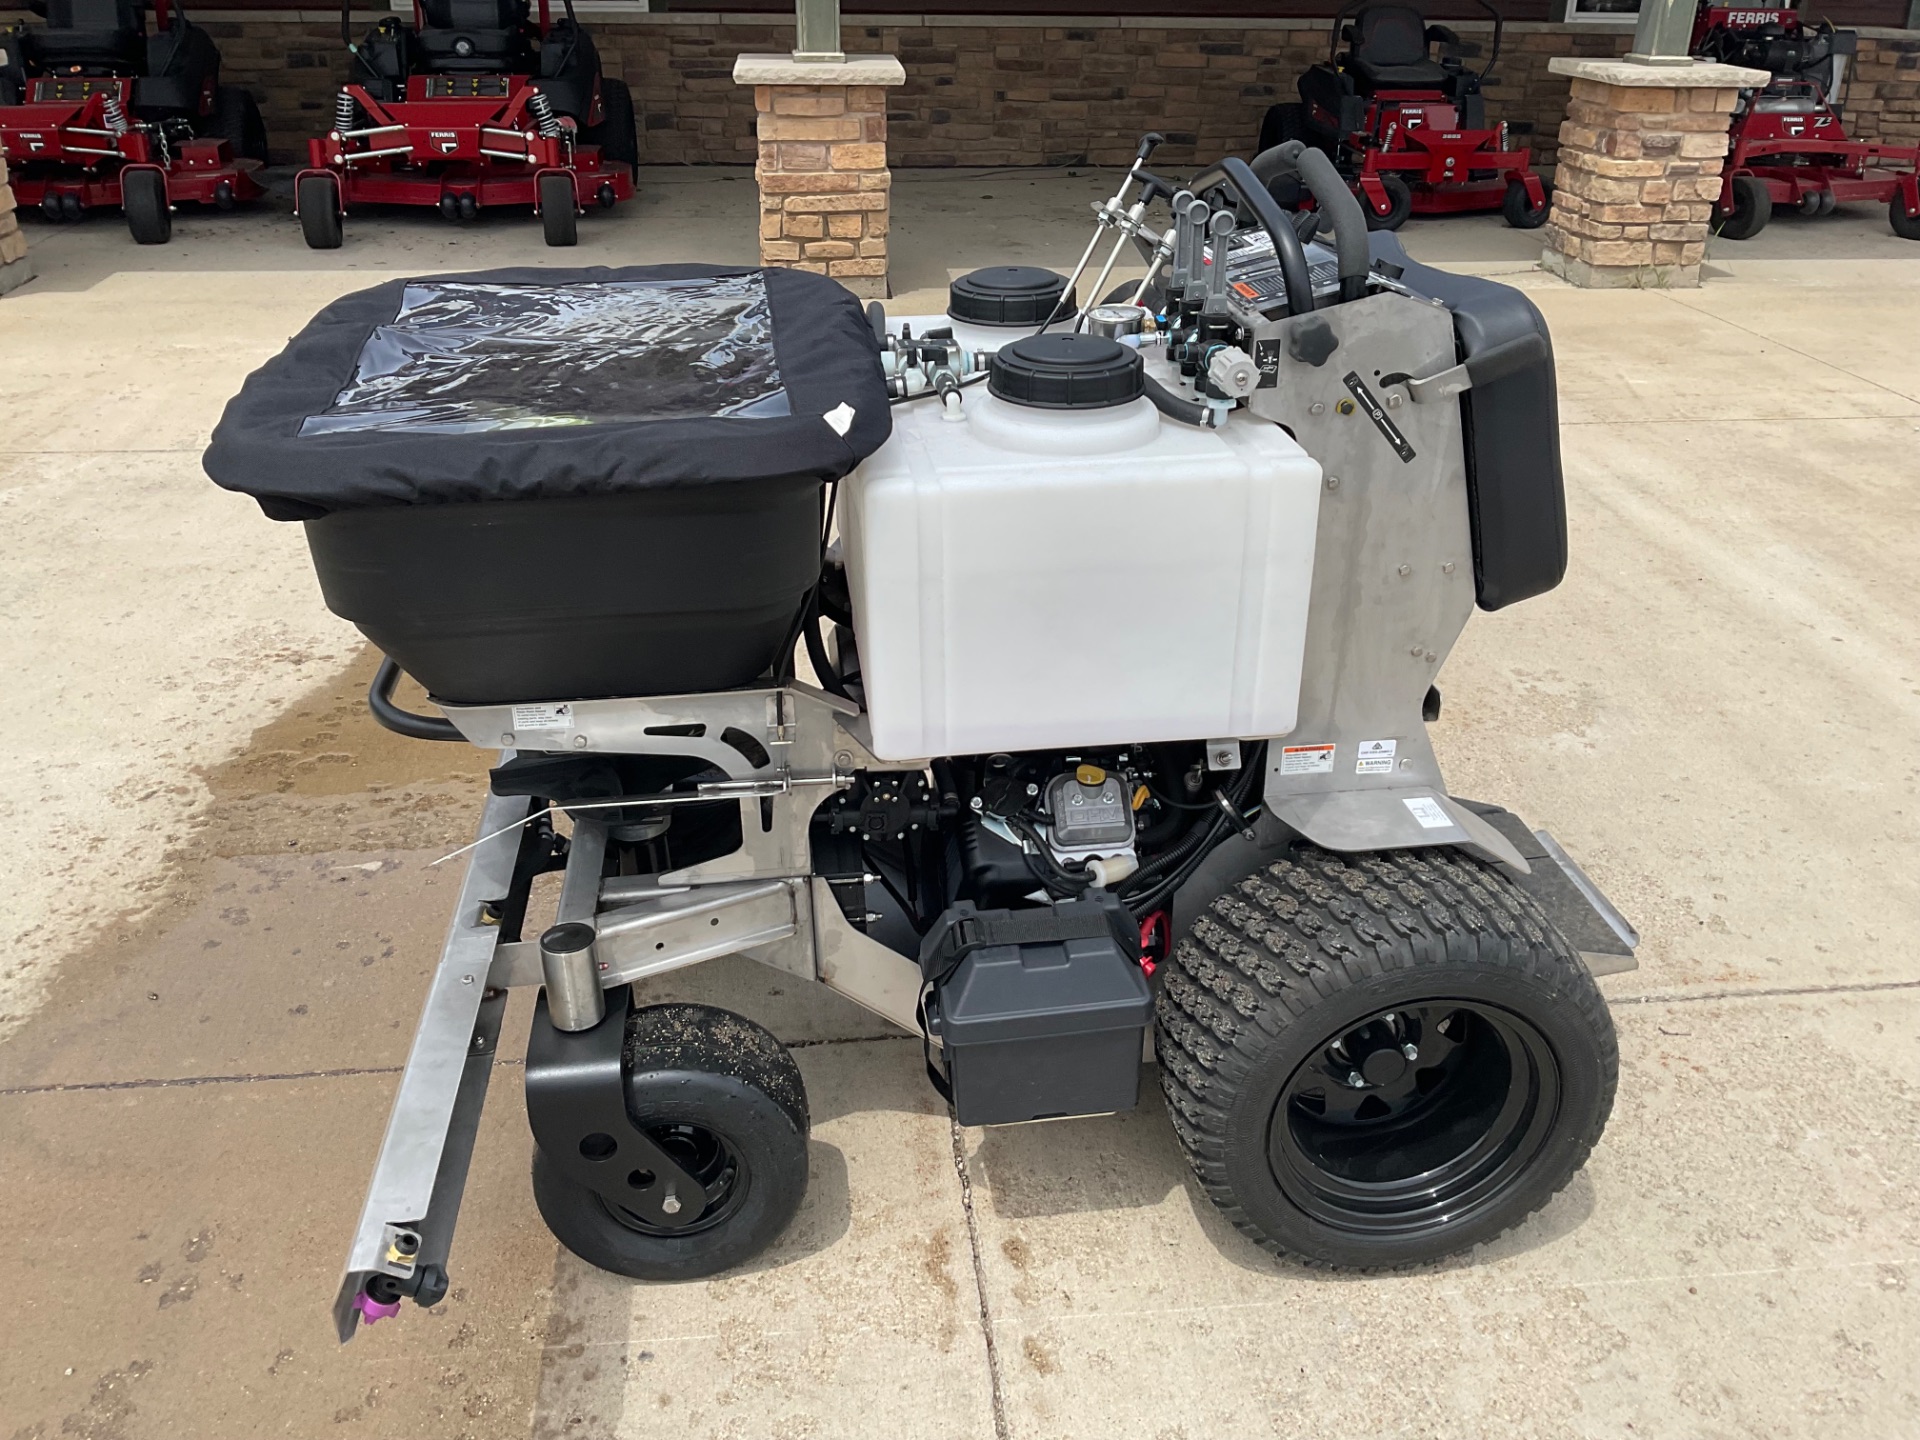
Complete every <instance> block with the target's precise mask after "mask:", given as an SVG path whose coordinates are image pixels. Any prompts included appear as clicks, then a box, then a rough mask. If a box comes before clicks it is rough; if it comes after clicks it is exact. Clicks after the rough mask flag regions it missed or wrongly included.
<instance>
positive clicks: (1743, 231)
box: [1713, 175, 1773, 240]
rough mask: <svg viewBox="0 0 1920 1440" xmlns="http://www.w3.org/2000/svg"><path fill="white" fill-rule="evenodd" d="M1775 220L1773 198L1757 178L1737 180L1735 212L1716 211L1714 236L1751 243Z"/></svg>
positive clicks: (1747, 176)
mask: <svg viewBox="0 0 1920 1440" xmlns="http://www.w3.org/2000/svg"><path fill="white" fill-rule="evenodd" d="M1772 218H1773V195H1772V192H1770V191H1769V190H1768V189H1767V182H1766V181H1764V180H1762V179H1761V178H1760V177H1759V176H1757V175H1736V176H1734V177H1733V208H1732V209H1731V210H1722V209H1721V208H1720V207H1719V206H1718V205H1715V206H1714V207H1713V226H1714V234H1716V235H1718V236H1720V237H1721V238H1722V239H1726V240H1751V239H1753V237H1754V236H1756V235H1758V234H1759V233H1760V232H1761V231H1762V230H1764V229H1766V228H1767V222H1768V221H1769V220H1771V219H1772Z"/></svg>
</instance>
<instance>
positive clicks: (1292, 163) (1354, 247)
mask: <svg viewBox="0 0 1920 1440" xmlns="http://www.w3.org/2000/svg"><path fill="white" fill-rule="evenodd" d="M1250 168H1251V169H1252V171H1253V173H1254V176H1255V178H1256V179H1258V180H1259V181H1260V183H1261V184H1262V185H1269V184H1271V183H1272V181H1273V180H1275V179H1277V178H1278V177H1279V176H1282V175H1298V176H1299V177H1300V182H1301V184H1303V185H1305V186H1306V187H1307V189H1309V190H1310V191H1312V192H1313V198H1314V199H1315V200H1316V201H1317V202H1319V206H1320V213H1321V214H1322V215H1324V216H1325V217H1326V218H1327V220H1328V221H1330V222H1331V223H1332V225H1333V244H1334V251H1335V253H1336V254H1337V255H1338V256H1339V257H1340V298H1341V299H1342V300H1358V299H1360V298H1361V297H1362V296H1363V295H1365V294H1366V293H1367V271H1368V269H1369V267H1370V266H1371V265H1372V263H1373V261H1372V258H1371V257H1370V256H1369V254H1368V252H1367V212H1366V211H1364V210H1362V209H1361V208H1360V202H1359V201H1358V200H1356V199H1355V198H1354V194H1353V190H1352V188H1351V187H1349V186H1348V184H1347V182H1346V181H1345V180H1343V179H1341V178H1340V172H1339V171H1338V170H1336V169H1335V168H1334V164H1333V161H1331V160H1329V159H1328V158H1327V156H1326V153H1325V152H1324V151H1322V150H1317V149H1315V148H1314V147H1313V146H1311V145H1309V144H1307V143H1306V142H1305V141H1304V140H1283V141H1281V142H1280V144H1278V145H1275V146H1274V147H1273V148H1272V149H1271V150H1263V151H1261V152H1260V153H1259V154H1258V155H1256V156H1254V157H1253V164H1252V166H1251V167H1250Z"/></svg>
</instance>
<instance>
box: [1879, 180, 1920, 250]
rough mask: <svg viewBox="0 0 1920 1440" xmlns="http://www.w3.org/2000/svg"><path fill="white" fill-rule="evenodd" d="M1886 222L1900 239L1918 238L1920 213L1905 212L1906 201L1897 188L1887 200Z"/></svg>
mask: <svg viewBox="0 0 1920 1440" xmlns="http://www.w3.org/2000/svg"><path fill="white" fill-rule="evenodd" d="M1887 223H1888V224H1889V225H1891V226H1893V233H1894V234H1896V235H1898V236H1899V237H1900V238H1901V239H1902V240H1920V215H1909V214H1907V206H1906V202H1905V201H1904V200H1902V199H1901V198H1900V192H1899V191H1898V190H1895V191H1894V192H1893V195H1892V196H1891V197H1890V198H1889V199H1888V201H1887Z"/></svg>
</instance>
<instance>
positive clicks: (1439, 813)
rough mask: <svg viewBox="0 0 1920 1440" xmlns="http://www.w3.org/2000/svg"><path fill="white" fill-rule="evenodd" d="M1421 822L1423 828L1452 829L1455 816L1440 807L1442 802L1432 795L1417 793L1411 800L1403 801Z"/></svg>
mask: <svg viewBox="0 0 1920 1440" xmlns="http://www.w3.org/2000/svg"><path fill="white" fill-rule="evenodd" d="M1401 803H1402V804H1403V805H1405V806H1406V807H1407V809H1408V810H1410V811H1411V812H1412V813H1413V818H1414V819H1416V820H1418V821H1419V822H1420V828H1421V829H1422V830H1451V829H1453V828H1454V824H1453V817H1452V816H1451V815H1449V814H1447V812H1446V811H1445V810H1442V809H1441V808H1440V802H1439V801H1438V800H1436V799H1434V798H1433V797H1432V796H1431V795H1416V796H1414V798H1413V799H1411V800H1404V801H1402V802H1401Z"/></svg>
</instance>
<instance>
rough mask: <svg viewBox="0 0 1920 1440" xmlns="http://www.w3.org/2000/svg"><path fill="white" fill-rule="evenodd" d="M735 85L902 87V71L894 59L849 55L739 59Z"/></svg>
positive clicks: (734, 65) (903, 77) (904, 80)
mask: <svg viewBox="0 0 1920 1440" xmlns="http://www.w3.org/2000/svg"><path fill="white" fill-rule="evenodd" d="M733 82H734V84H736V85H904V84H906V83H907V72H906V67H905V66H903V65H901V63H900V60H899V57H898V56H895V55H849V56H847V58H846V59H844V60H796V59H794V58H793V56H792V55H741V56H738V57H736V58H735V60H734V62H733Z"/></svg>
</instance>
